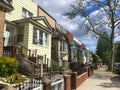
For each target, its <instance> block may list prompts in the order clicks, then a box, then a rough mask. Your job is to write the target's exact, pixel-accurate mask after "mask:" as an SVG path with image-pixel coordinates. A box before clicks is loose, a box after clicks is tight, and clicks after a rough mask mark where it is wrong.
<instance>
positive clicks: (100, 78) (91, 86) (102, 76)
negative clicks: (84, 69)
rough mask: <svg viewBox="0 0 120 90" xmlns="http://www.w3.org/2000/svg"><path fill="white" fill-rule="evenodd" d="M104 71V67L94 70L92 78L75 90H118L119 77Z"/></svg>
mask: <svg viewBox="0 0 120 90" xmlns="http://www.w3.org/2000/svg"><path fill="white" fill-rule="evenodd" d="M106 69H107V67H105V66H104V67H102V68H100V69H98V70H95V71H94V74H93V76H91V77H90V78H88V79H87V80H86V81H85V82H83V84H82V85H80V86H79V87H78V88H77V90H120V76H119V75H117V74H113V73H111V72H108V71H106Z"/></svg>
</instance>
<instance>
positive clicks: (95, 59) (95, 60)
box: [92, 53, 100, 64]
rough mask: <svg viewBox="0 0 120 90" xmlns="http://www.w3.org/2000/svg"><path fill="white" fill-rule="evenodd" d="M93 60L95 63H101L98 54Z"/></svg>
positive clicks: (93, 55) (94, 55) (93, 56)
mask: <svg viewBox="0 0 120 90" xmlns="http://www.w3.org/2000/svg"><path fill="white" fill-rule="evenodd" d="M92 58H93V63H96V64H97V63H99V61H100V58H99V56H98V55H96V54H94V53H93V54H92Z"/></svg>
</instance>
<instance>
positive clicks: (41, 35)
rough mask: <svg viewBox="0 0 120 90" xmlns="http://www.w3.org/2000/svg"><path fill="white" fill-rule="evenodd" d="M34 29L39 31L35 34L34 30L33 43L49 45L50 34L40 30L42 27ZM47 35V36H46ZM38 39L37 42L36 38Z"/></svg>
mask: <svg viewBox="0 0 120 90" xmlns="http://www.w3.org/2000/svg"><path fill="white" fill-rule="evenodd" d="M33 30H34V31H36V32H37V33H36V34H35V35H34V31H33V44H36V45H41V46H45V47H48V46H49V41H48V40H49V34H48V33H46V32H44V31H42V30H40V29H37V28H35V27H34V29H33ZM45 35H46V37H47V38H45ZM35 39H36V41H38V42H36V43H35V41H34V40H35Z"/></svg>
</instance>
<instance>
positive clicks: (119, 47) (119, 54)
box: [115, 42, 120, 62]
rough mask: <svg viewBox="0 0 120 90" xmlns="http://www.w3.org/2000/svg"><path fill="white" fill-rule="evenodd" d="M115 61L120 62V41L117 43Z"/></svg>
mask: <svg viewBox="0 0 120 90" xmlns="http://www.w3.org/2000/svg"><path fill="white" fill-rule="evenodd" d="M115 62H120V42H116V43H115Z"/></svg>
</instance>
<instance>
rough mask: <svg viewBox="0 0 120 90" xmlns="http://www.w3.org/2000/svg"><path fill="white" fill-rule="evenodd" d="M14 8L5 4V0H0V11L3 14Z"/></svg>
mask: <svg viewBox="0 0 120 90" xmlns="http://www.w3.org/2000/svg"><path fill="white" fill-rule="evenodd" d="M13 9H14V8H13V6H12V5H11V4H10V3H7V2H6V1H5V0H0V10H2V11H4V12H9V11H12V10H13Z"/></svg>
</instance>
